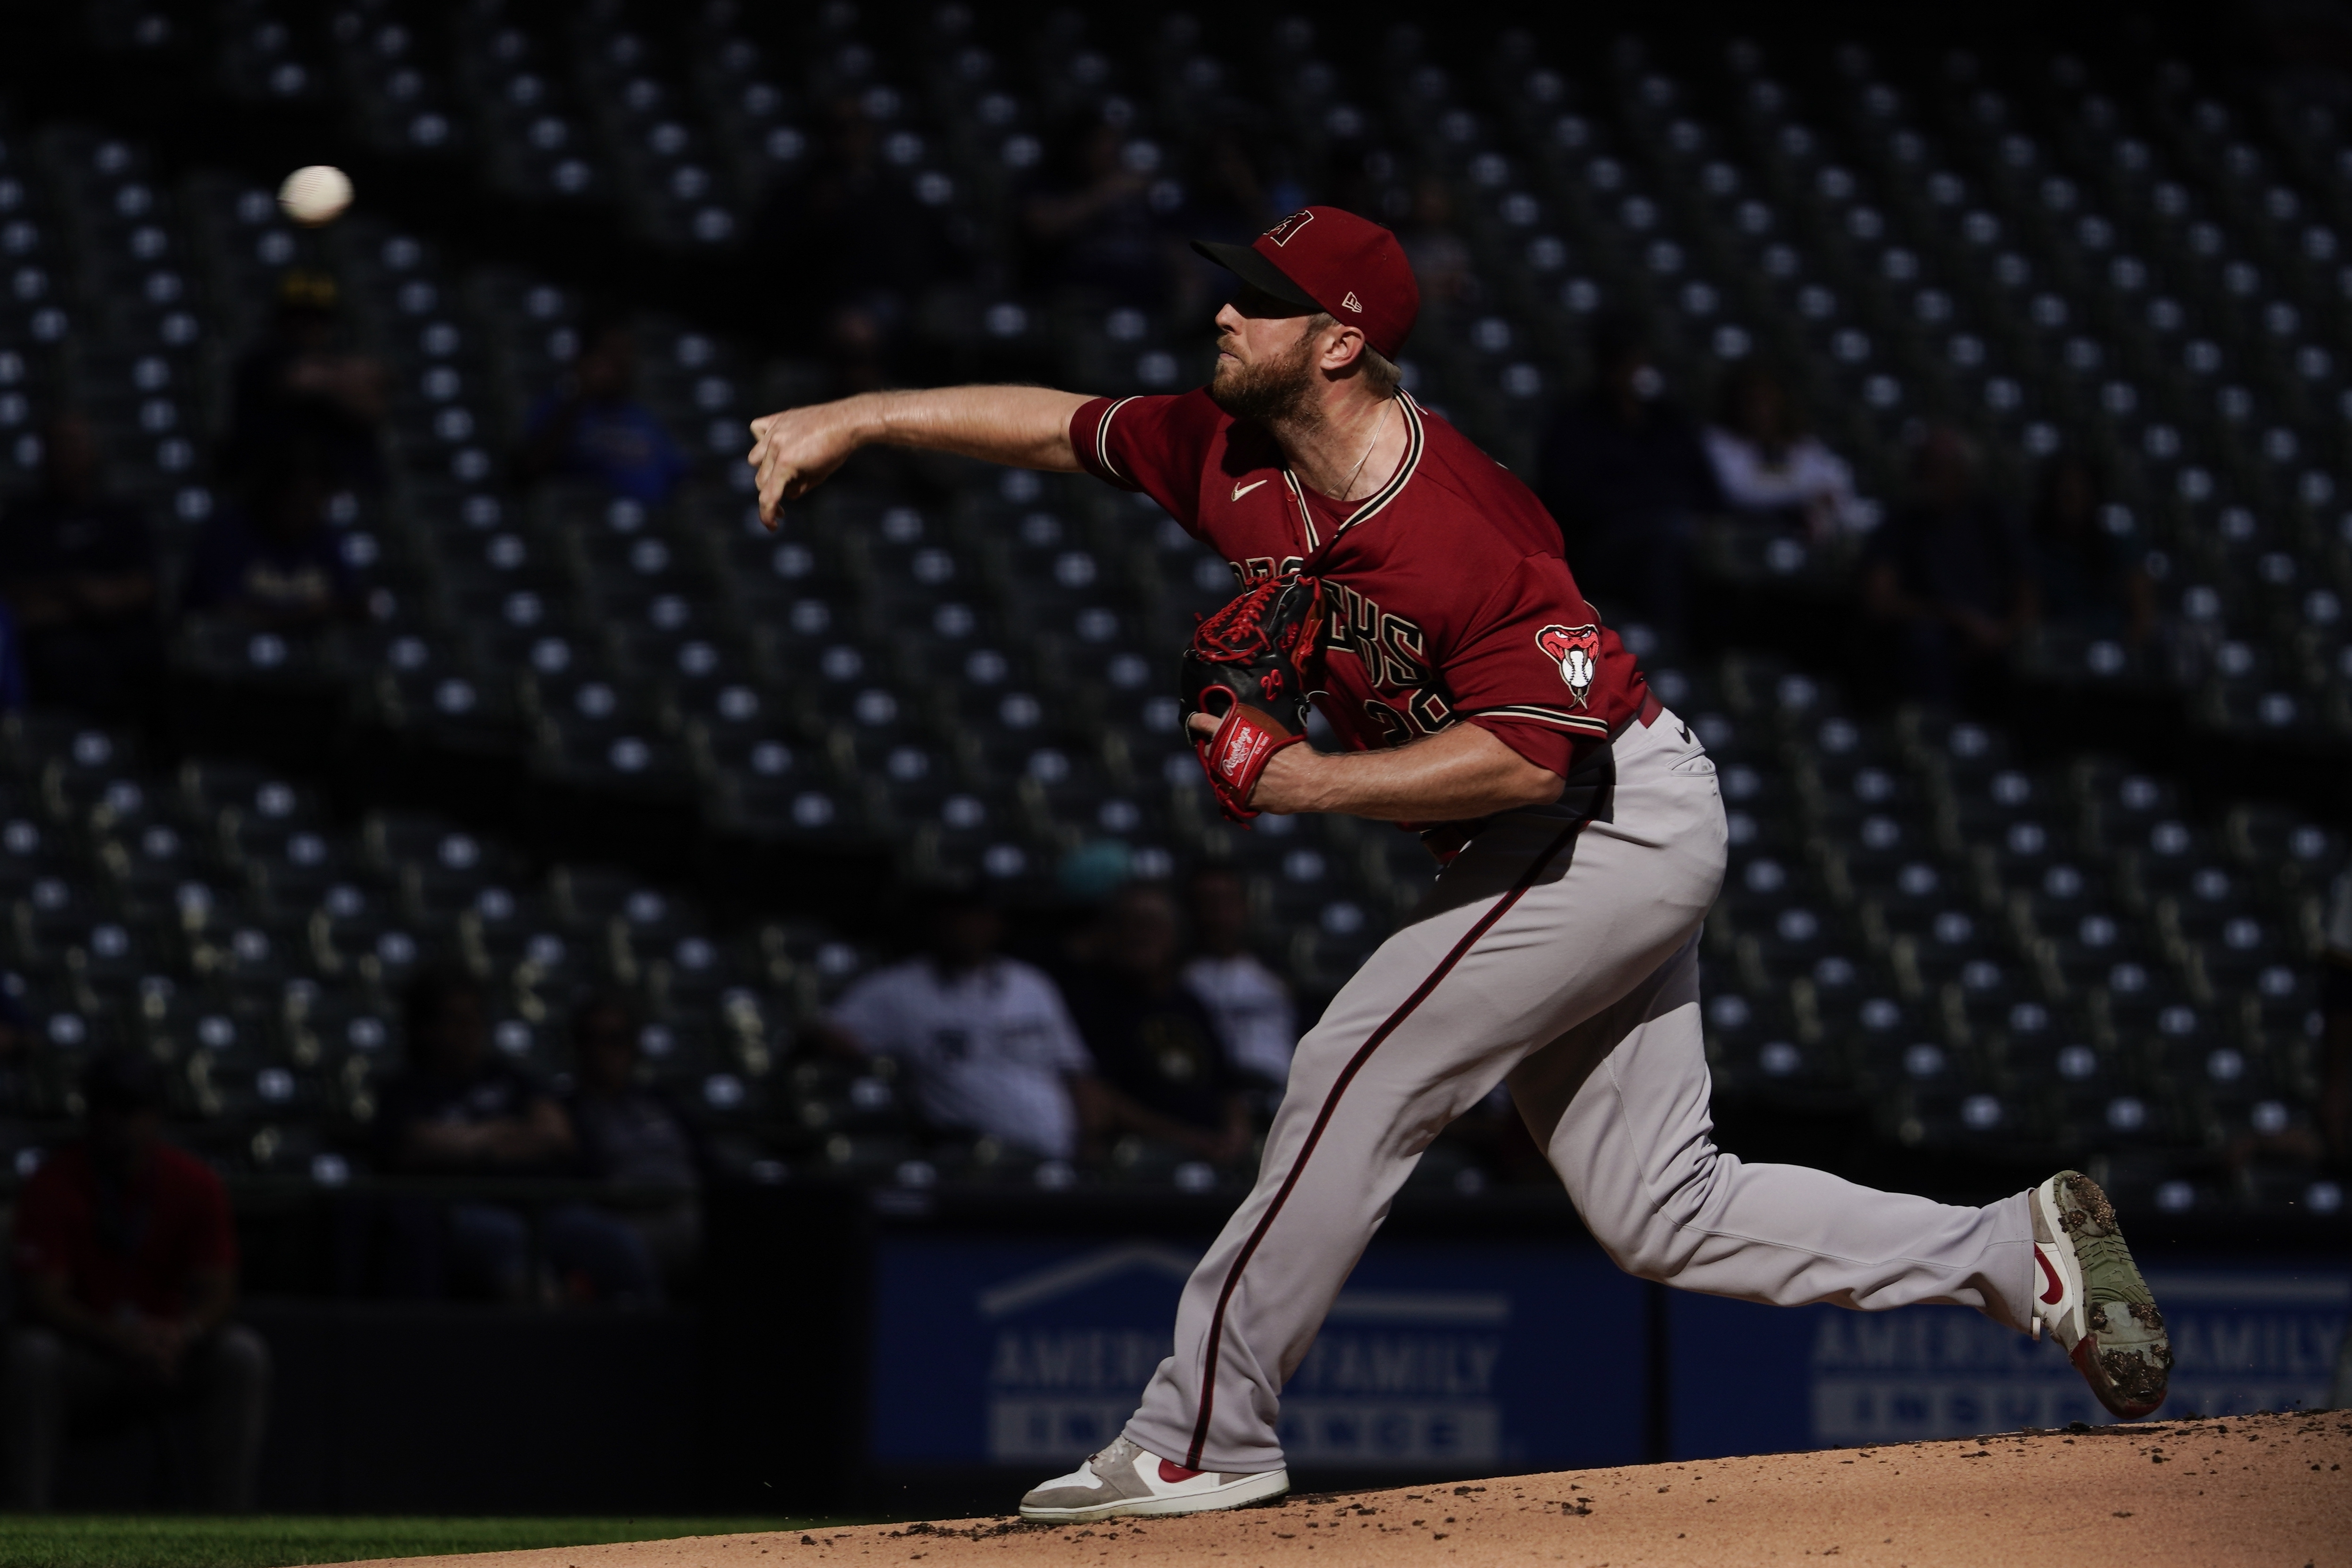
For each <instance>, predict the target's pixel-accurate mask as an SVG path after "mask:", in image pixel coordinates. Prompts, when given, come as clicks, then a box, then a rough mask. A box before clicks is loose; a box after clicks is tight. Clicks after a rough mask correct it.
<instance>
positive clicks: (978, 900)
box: [823, 890, 1094, 1159]
mask: <svg viewBox="0 0 2352 1568" xmlns="http://www.w3.org/2000/svg"><path fill="white" fill-rule="evenodd" d="M926 935H927V936H928V937H929V952H927V953H926V954H924V956H921V957H919V958H910V959H908V961H907V962H905V963H903V964H895V965H892V966H891V967H888V968H885V969H877V971H875V972H874V973H873V974H871V975H868V976H866V977H865V978H864V979H862V980H860V981H859V982H858V983H857V984H856V985H855V986H852V987H851V988H849V990H848V991H847V992H846V993H845V994H844V995H843V997H842V998H841V1000H840V1001H839V1002H837V1003H836V1004H835V1007H834V1009H833V1014H832V1017H831V1018H830V1019H828V1020H827V1021H826V1024H825V1025H824V1035H823V1038H824V1042H825V1043H826V1044H827V1045H828V1046H829V1047H830V1048H831V1049H833V1050H834V1051H836V1052H839V1053H841V1054H844V1055H849V1056H856V1057H866V1056H884V1057H888V1058H890V1059H892V1060H893V1061H897V1062H898V1063H899V1064H900V1065H901V1066H903V1067H904V1068H905V1069H906V1071H907V1072H908V1076H909V1077H910V1078H911V1079H912V1081H913V1087H914V1101H915V1106H916V1109H917V1110H918V1111H919V1113H921V1115H922V1116H923V1117H924V1118H925V1119H926V1120H927V1121H929V1123H930V1124H933V1125H934V1126H937V1127H941V1128H947V1129H953V1130H955V1131H959V1132H966V1133H978V1134H984V1135H986V1136H989V1137H993V1138H997V1139H1001V1140H1002V1141H1003V1142H1004V1143H1007V1144H1011V1145H1015V1146H1016V1147H1019V1148H1023V1149H1026V1150H1028V1151H1030V1152H1031V1153H1033V1154H1038V1155H1045V1156H1047V1157H1048V1158H1051V1159H1068V1158H1070V1157H1071V1156H1072V1155H1075V1154H1076V1152H1077V1146H1078V1112H1077V1104H1076V1098H1075V1096H1077V1095H1081V1094H1087V1093H1089V1092H1090V1088H1089V1085H1090V1083H1091V1079H1092V1074H1093V1072H1094V1062H1093V1061H1092V1060H1091V1059H1090V1058H1089V1057H1088V1056H1087V1050H1086V1047H1085V1046H1084V1045H1082V1044H1080V1043H1079V1041H1078V1031H1077V1030H1076V1027H1074V1026H1073V1025H1072V1024H1071V1022H1070V1015H1069V1012H1068V1009H1066V1008H1065V1007H1064V1006H1063V1004H1062V994H1061V992H1060V991H1059V990H1058V989H1056V988H1055V985H1054V982H1053V981H1052V980H1051V979H1049V978H1047V977H1046V976H1045V974H1044V973H1043V972H1041V971H1039V970H1037V969H1034V968H1032V967H1030V966H1029V965H1027V964H1024V963H1022V962H1020V961H1019V960H1018V959H1014V958H1008V957H1005V956H1003V955H1001V954H1000V953H998V952H997V951H996V947H997V944H998V943H999V942H1001V941H1002V940H1003V936H1004V923H1003V918H1002V917H1001V916H1000V915H998V914H997V912H996V911H995V910H994V909H993V908H992V907H991V906H990V905H989V904H988V903H987V902H986V900H985V899H983V898H982V897H980V896H979V895H977V894H971V893H969V892H964V891H961V890H943V891H940V892H938V893H935V894H933V895H932V899H931V904H930V908H929V930H928V932H927V933H926Z"/></svg>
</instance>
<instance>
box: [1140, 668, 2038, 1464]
mask: <svg viewBox="0 0 2352 1568" xmlns="http://www.w3.org/2000/svg"><path fill="white" fill-rule="evenodd" d="M1585 771H1586V770H1585V769H1583V768H1580V769H1579V774H1580V778H1582V776H1583V775H1584V774H1585ZM1612 773H1613V780H1612V779H1611V778H1610V774H1612ZM1599 777H1600V780H1601V781H1600V782H1599V783H1598V784H1594V783H1593V782H1591V780H1586V781H1585V782H1584V783H1583V784H1582V785H1581V786H1580V784H1579V779H1571V780H1570V786H1571V788H1570V798H1571V799H1574V800H1577V801H1578V802H1579V804H1580V805H1583V806H1589V808H1590V810H1591V813H1592V814H1591V816H1590V817H1588V818H1587V819H1586V820H1584V821H1581V822H1577V821H1573V820H1565V819H1563V818H1561V817H1559V816H1547V815H1542V814H1538V813H1532V812H1515V813H1510V814H1507V815H1505V816H1502V817H1499V818H1496V820H1495V821H1493V822H1491V823H1490V824H1489V825H1488V826H1487V827H1486V829H1485V830H1484V831H1481V832H1480V833H1479V834H1478V836H1477V837H1476V839H1475V840H1474V841H1472V843H1471V844H1470V846H1469V847H1468V848H1467V849H1466V850H1465V851H1464V852H1462V854H1461V855H1460V856H1459V857H1457V858H1456V859H1455V861H1454V863H1453V864H1452V865H1450V866H1448V867H1447V868H1446V870H1445V872H1444V874H1443V875H1441V876H1440V877H1439V878H1438V879H1437V882H1436V883H1435V886H1434V888H1433V891H1432V893H1431V895H1430V897H1429V898H1428V899H1427V900H1426V901H1425V902H1424V903H1423V905H1422V907H1421V908H1420V909H1419V910H1417V911H1416V912H1415V914H1414V915H1413V918H1412V920H1411V921H1410V922H1409V923H1408V924H1407V925H1405V926H1404V927H1403V928H1402V930H1400V931H1398V932H1397V933H1396V935H1394V936H1391V937H1390V938H1389V940H1388V941H1387V942H1385V943H1383V944H1382V945H1381V948H1380V950H1379V952H1378V953H1376V954H1374V955H1373V956H1372V957H1371V959H1370V961H1368V962H1367V963H1366V964H1365V965H1364V967H1363V968H1362V969H1360V971H1358V972H1357V974H1356V976H1355V977H1353V978H1352V979H1350V980H1349V982H1348V983H1347V985H1346V986H1345V987H1343V988H1341V989H1340V991H1339V995H1338V996H1337V997H1335V998H1333V999H1332V1002H1331V1005H1330V1008H1329V1009H1328V1010H1327V1011H1326V1012H1325V1013H1324V1015H1323V1018H1322V1020H1321V1021H1320V1022H1319V1023H1318V1024H1317V1025H1316V1026H1315V1028H1314V1029H1313V1030H1310V1031H1309V1032H1308V1033H1307V1037H1306V1038H1305V1039H1304V1040H1300V1041H1299V1044H1298V1051H1297V1056H1296V1058H1295V1059H1294V1061H1293V1062H1292V1065H1291V1070H1290V1083H1289V1087H1288V1090H1287V1092H1286V1094H1285V1095H1284V1098H1283V1103H1282V1107H1281V1109H1280V1110H1279V1111H1278V1112H1276V1114H1275V1120H1274V1126H1273V1129H1272V1131H1271V1133H1270V1134H1268V1136H1267V1139H1266V1146H1265V1159H1264V1162H1263V1163H1262V1164H1261V1166H1259V1170H1258V1179H1257V1185H1256V1186H1255V1187H1254V1188H1253V1189H1252V1190H1251V1192H1250V1195H1249V1197H1247V1198H1245V1199H1244V1201H1243V1203H1242V1205H1241V1207H1239V1208H1238V1209H1237V1210H1235V1211H1234V1217H1233V1218H1232V1219H1230V1220H1228V1221H1227V1222H1226V1224H1225V1228H1224V1230H1223V1234H1221V1235H1220V1236H1219V1237H1218V1238H1217V1239H1216V1242H1215V1243H1214V1244H1213V1246H1212V1247H1211V1248H1210V1249H1209V1251H1208V1254H1207V1255H1206V1256H1205V1257H1203V1258H1202V1260H1201V1263H1200V1266H1199V1267H1198V1268H1197V1269H1195V1270H1193V1273H1192V1279H1191V1281H1189V1282H1188V1283H1187V1284H1186V1285H1185V1287H1184V1293H1183V1296H1182V1298H1181V1301H1180V1302H1179V1304H1178V1306H1177V1310H1176V1343H1175V1354H1173V1355H1171V1356H1170V1357H1169V1358H1168V1359H1167V1360H1165V1361H1163V1362H1161V1363H1160V1368H1159V1370H1158V1372H1157V1373H1155V1374H1154V1375H1153V1376H1152V1379H1151V1382H1150V1386H1149V1387H1147V1388H1146V1389H1145V1391H1144V1396H1143V1404H1142V1406H1141V1407H1140V1408H1139V1409H1138V1410H1137V1411H1136V1413H1135V1416H1133V1418H1132V1419H1130V1420H1129V1422H1128V1425H1127V1436H1128V1437H1130V1438H1132V1439H1133V1440H1134V1441H1135V1442H1136V1443H1138V1444H1139V1445H1140V1446H1141V1447H1142V1448H1146V1449H1148V1450H1149V1451H1150V1452H1151V1453H1154V1454H1157V1455H1160V1457H1161V1458H1170V1459H1173V1460H1175V1461H1176V1462H1177V1463H1179V1464H1181V1465H1185V1466H1188V1467H1190V1468H1192V1469H1210V1470H1223V1471H1230V1472H1244V1471H1257V1470H1269V1469H1276V1468H1277V1467H1279V1466H1280V1465H1281V1464H1282V1462H1283V1461H1282V1448H1281V1446H1280V1443H1279V1441H1278V1440H1277V1438H1276V1431H1275V1422H1276V1411H1277V1408H1278V1406H1279V1403H1280V1396H1281V1391H1282V1385H1283V1384H1284V1383H1285V1382H1286V1380H1287V1379H1288V1378H1289V1376H1290V1375H1291V1373H1292V1372H1293V1371H1295V1370H1296V1369H1297V1366H1298V1364H1299V1363H1300V1362H1301V1361H1302V1360H1303V1359H1305V1357H1306V1354H1307V1349H1308V1347H1309V1346H1310V1345H1312V1344H1313V1343H1314V1342H1315V1335H1316V1333H1317V1332H1318V1330H1319V1329H1320V1328H1321V1326H1322V1322H1323V1318H1324V1314H1325V1313H1326V1312H1328V1311H1329V1310H1330V1307H1331V1303H1332V1301H1333V1300H1334V1299H1335V1298H1336V1297H1337V1296H1338V1295H1339V1289H1340V1287H1341V1286H1342V1285H1343V1284H1345V1283H1346V1281H1347V1279H1348V1275H1349V1271H1350V1270H1353V1269H1354V1268H1355V1266H1356V1260H1357V1259H1358V1258H1360V1256H1362V1254H1363V1250H1364V1248H1365V1246H1366V1244H1367V1243H1369V1242H1370V1240H1371V1238H1372V1233H1373V1232H1374V1231H1376V1230H1378V1229H1379V1228H1380V1226H1381V1221H1382V1220H1383V1219H1384V1218H1387V1216H1388V1211H1389V1205H1390V1203H1391V1201H1392V1200H1393V1199H1394V1197H1396V1192H1397V1189H1398V1188H1399V1187H1400V1186H1402V1185H1403V1184H1404V1180H1405V1177H1406V1176H1408V1175H1410V1174H1411V1172H1412V1167H1413V1165H1414V1162H1415V1161H1417V1160H1418V1159H1419V1158H1420V1156H1421V1153H1422V1151H1423V1150H1424V1149H1426V1148H1427V1147H1428V1146H1429V1144H1430V1141H1431V1140H1432V1139H1433V1138H1435V1137H1436V1136H1437V1134H1438V1133H1439V1132H1440V1131H1442V1130H1443V1129H1444V1127H1445V1125H1446V1124H1448V1123H1450V1122H1452V1121H1453V1120H1454V1118H1455V1117H1456V1116H1459V1115H1460V1114H1462V1113H1464V1112H1465V1111H1466V1110H1468V1109H1469V1108H1470V1107H1471V1106H1473V1105H1475V1104H1476V1103H1478V1101H1479V1100H1481V1099H1482V1098H1484V1097H1485V1096H1486V1094H1487V1092H1490V1091H1491V1090H1492V1089H1493V1088H1494V1087H1495V1085H1496V1083H1498V1082H1508V1083H1509V1085H1510V1092H1511V1097H1512V1099H1513V1100H1514V1102H1515V1103H1517V1106H1518V1110H1519V1113H1520V1115H1521V1116H1522V1117H1523V1118H1524V1119H1525V1121H1526V1122H1527V1124H1528V1131H1529V1132H1531V1133H1532V1134H1534V1135H1535V1139H1536V1142H1537V1144H1538V1145H1539V1146H1540V1147H1542V1148H1543V1149H1544V1150H1545V1151H1546V1153H1547V1155H1549V1159H1550V1161H1551V1164H1552V1167H1553V1168H1554V1169H1555V1170H1557V1171H1558V1172H1559V1176H1560V1180H1561V1181H1563V1182H1564V1183H1566V1184H1567V1186H1568V1191H1569V1196H1570V1198H1572V1199H1573V1200H1574V1201H1575V1204H1576V1207H1577V1212H1578V1213H1579V1214H1580V1215H1581V1216H1582V1217H1583V1219H1584V1223H1585V1226H1586V1228H1588V1229H1590V1230H1591V1232H1592V1235H1593V1237H1594V1238H1595V1239H1597V1240H1599V1242H1600V1243H1601V1247H1602V1248H1603V1249H1606V1250H1607V1252H1608V1254H1609V1256H1610V1258H1611V1259H1612V1260H1614V1261H1615V1262H1616V1263H1617V1265H1618V1266H1619V1267H1620V1268H1622V1269H1624V1270H1627V1271H1628V1272H1630V1273H1633V1274H1635V1275H1638V1276H1640V1277H1641V1278H1643V1279H1646V1280H1658V1281H1664V1282H1666V1283H1668V1284H1672V1285H1675V1286H1679V1287H1681V1288H1682V1289H1684V1290H1688V1291H1705V1292H1706V1293H1708V1294H1711V1295H1718V1296H1732V1297H1736V1298H1738V1299H1740V1300H1742V1301H1769V1302H1772V1303H1774V1304H1777V1305H1781V1306H1800V1305H1803V1304H1806V1303H1808V1302H1814V1301H1833V1302H1835V1303H1837V1304H1838V1305H1840V1306H1844V1307H1852V1308H1855V1309H1857V1310H1861V1311H1865V1312H1867V1311H1878V1310H1884V1309H1885V1308H1890V1307H1904V1306H1911V1305H1913V1304H1915V1303H1918V1302H1927V1301H1937V1302H1951V1303H1958V1304H1960V1305H1964V1306H1971V1307H1975V1308H1977V1309H1978V1310H1979V1311H1981V1312H1985V1313H1986V1314H1987V1315H1988V1316H1990V1317H1992V1318H1993V1319H1995V1320H1996V1321H1998V1322H2003V1323H2006V1324H2008V1325H2010V1326H2011V1327H2012V1328H2023V1327H2024V1326H2025V1325H2026V1324H2027V1323H2028V1322H2030V1321H2031V1316H2030V1314H2031V1312H2032V1305H2031V1302H2032V1291H2033V1273H2034V1266H2033V1241H2032V1219H2031V1217H2030V1214H2029V1211H2028V1209H2027V1207H2026V1200H2025V1195H2024V1194H2022V1193H2020V1194H2017V1195H2015V1196H2013V1197H2007V1198H2004V1199H2002V1200H2001V1201H2000V1202H1998V1203H1995V1204H1992V1205H1990V1206H1989V1207H1984V1208H1962V1207H1950V1206H1948V1205H1945V1204H1939V1203H1931V1202H1929V1201H1928V1200H1927V1199H1926V1198H1922V1197H1902V1196H1899V1195H1895V1194H1891V1193H1882V1192H1874V1191H1872V1190H1870V1189H1869V1188H1866V1187H1861V1186H1854V1185H1853V1183H1851V1182H1847V1181H1842V1180H1840V1179H1839V1178H1838V1177H1836V1176H1827V1175H1824V1174H1822V1172H1820V1171H1813V1170H1807V1169H1804V1168H1803V1167H1801V1166H1778V1165H1748V1164H1745V1163H1743V1162H1742V1161H1741V1160H1739V1159H1738V1157H1737V1156H1736V1155H1727V1154H1725V1153H1723V1152H1722V1151H1720V1150H1719V1149H1717V1147H1716V1146H1715V1142H1714V1136H1713V1131H1714V1124H1713V1121H1712V1119H1711V1118H1710V1116H1709V1114H1708V1112H1707V1090H1708V1080H1707V1069H1706V1051H1705V1048H1704V1045H1703V1043H1702V1040H1701V1038H1700V1030H1699V1009H1698V933H1699V925H1700V922H1701V920H1702V919H1703V918H1704V917H1705V915H1706V911H1707V907H1708V905H1710V904H1713V903H1714V901H1715V895H1716V890H1717V888H1718V887H1719V886H1720V885H1721V883H1722V881H1723V870H1724V845H1725V832H1724V818H1723V803H1722V800H1721V798H1720V796H1719V795H1718V794H1717V789H1716V779H1715V765H1714V763H1713V762H1712V761H1710V760H1709V759H1708V758H1707V756H1706V749H1705V748H1704V747H1701V746H1700V745H1699V744H1698V743H1697V741H1696V739H1695V738H1693V737H1691V736H1690V734H1689V732H1688V731H1687V730H1686V729H1685V727H1684V726H1683V724H1682V722H1681V721H1680V720H1678V719H1677V718H1675V716H1674V715H1673V714H1671V713H1664V714H1661V715H1659V716H1657V717H1656V719H1655V720H1654V722H1653V723H1651V724H1650V725H1647V726H1643V725H1639V724H1636V725H1633V726H1632V727H1629V728H1628V729H1627V730H1626V731H1625V732H1624V733H1623V734H1622V735H1621V736H1620V737H1618V738H1617V740H1616V741H1615V742H1614V743H1613V746H1612V756H1611V758H1610V759H1609V763H1608V765H1607V766H1606V767H1605V768H1603V769H1602V770H1601V773H1600V776H1599Z"/></svg>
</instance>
